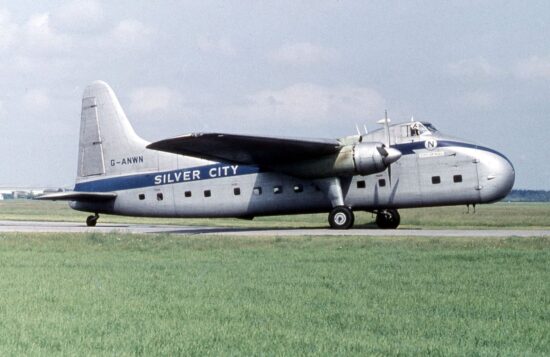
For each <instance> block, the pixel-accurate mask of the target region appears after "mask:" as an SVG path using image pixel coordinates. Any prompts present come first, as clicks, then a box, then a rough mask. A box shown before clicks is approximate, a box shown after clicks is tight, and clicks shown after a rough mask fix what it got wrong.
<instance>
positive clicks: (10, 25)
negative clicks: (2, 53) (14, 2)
mask: <svg viewBox="0 0 550 357" xmlns="http://www.w3.org/2000/svg"><path fill="white" fill-rule="evenodd" d="M17 29H18V27H17V24H15V23H14V22H12V20H11V15H10V13H9V12H8V11H7V10H3V9H0V50H3V49H7V48H9V47H10V46H11V45H12V44H13V43H14V41H15V38H16V33H17Z"/></svg>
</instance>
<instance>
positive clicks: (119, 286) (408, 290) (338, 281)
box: [0, 234, 550, 356]
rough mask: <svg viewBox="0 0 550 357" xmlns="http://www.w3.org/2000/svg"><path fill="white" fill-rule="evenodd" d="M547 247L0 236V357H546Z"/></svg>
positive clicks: (454, 241) (547, 241)
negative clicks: (450, 356)
mask: <svg viewBox="0 0 550 357" xmlns="http://www.w3.org/2000/svg"><path fill="white" fill-rule="evenodd" d="M549 263H550V238H529V239H517V238H509V239H495V238H414V239H408V238H399V239H398V238H373V237H289V238H280V237H278V238H274V237H262V238H255V237H251V238H239V237H223V238H220V237H208V236H200V237H199V236H179V235H152V236H140V235H118V234H111V235H98V234H81V235H61V234H56V235H52V234H34V235H28V234H2V235H0V269H1V270H0V271H1V274H2V278H1V279H0V355H2V356H5V355H21V354H23V355H49V354H61V355H196V356H202V355H288V356H295V355H330V356H332V355H441V356H449V355H457V356H458V355H460V356H462V355H480V356H481V355H489V356H491V355H493V356H497V355H499V356H504V355H509V356H530V355H532V356H537V355H539V356H543V355H546V356H547V355H549V354H550V335H549V333H550V311H549V306H550V282H549V276H550V264H549Z"/></svg>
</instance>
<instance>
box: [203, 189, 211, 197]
mask: <svg viewBox="0 0 550 357" xmlns="http://www.w3.org/2000/svg"><path fill="white" fill-rule="evenodd" d="M210 196H212V192H210V190H204V197H210Z"/></svg>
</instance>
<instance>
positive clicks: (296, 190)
mask: <svg viewBox="0 0 550 357" xmlns="http://www.w3.org/2000/svg"><path fill="white" fill-rule="evenodd" d="M303 191H304V186H302V185H300V184H297V185H294V192H303Z"/></svg>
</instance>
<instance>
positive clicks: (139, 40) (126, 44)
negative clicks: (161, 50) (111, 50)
mask: <svg viewBox="0 0 550 357" xmlns="http://www.w3.org/2000/svg"><path fill="white" fill-rule="evenodd" d="M154 32H155V31H154V30H153V29H152V28H150V27H148V26H146V25H144V24H143V23H141V22H140V21H138V20H134V19H126V20H122V21H120V22H119V23H118V24H117V25H116V26H115V27H114V28H113V29H112V30H111V32H110V36H109V38H108V39H107V41H108V42H109V44H110V45H112V46H114V47H116V48H125V49H134V50H137V49H146V48H148V47H149V46H150V45H151V41H152V36H153V34H154Z"/></svg>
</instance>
